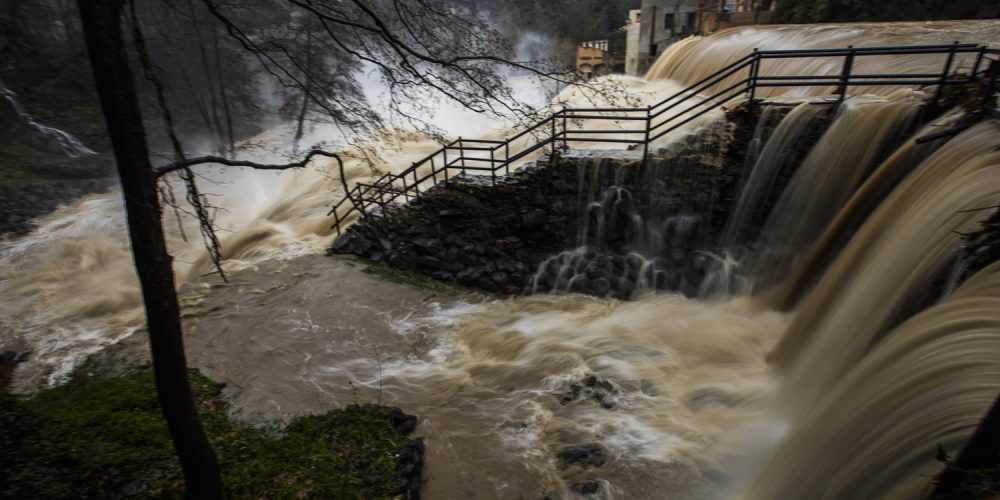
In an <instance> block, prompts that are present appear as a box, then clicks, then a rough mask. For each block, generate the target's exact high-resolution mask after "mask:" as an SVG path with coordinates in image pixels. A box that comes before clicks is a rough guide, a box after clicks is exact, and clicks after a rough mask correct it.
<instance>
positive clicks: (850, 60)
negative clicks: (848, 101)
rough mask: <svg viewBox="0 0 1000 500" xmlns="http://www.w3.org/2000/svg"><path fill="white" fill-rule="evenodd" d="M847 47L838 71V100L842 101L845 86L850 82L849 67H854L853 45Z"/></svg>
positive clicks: (845, 93) (845, 95)
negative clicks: (842, 66) (841, 66)
mask: <svg viewBox="0 0 1000 500" xmlns="http://www.w3.org/2000/svg"><path fill="white" fill-rule="evenodd" d="M847 48H848V49H849V51H848V53H847V55H846V56H844V69H843V71H841V73H840V89H839V90H838V93H839V94H840V100H839V101H838V102H843V101H844V99H845V98H846V97H847V87H848V86H849V85H850V83H851V69H852V68H853V67H854V54H855V52H854V46H853V45H848V46H847Z"/></svg>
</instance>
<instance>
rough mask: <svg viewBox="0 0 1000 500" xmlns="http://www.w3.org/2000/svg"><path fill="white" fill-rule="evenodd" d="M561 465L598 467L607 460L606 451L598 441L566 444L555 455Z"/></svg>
mask: <svg viewBox="0 0 1000 500" xmlns="http://www.w3.org/2000/svg"><path fill="white" fill-rule="evenodd" d="M556 457H557V458H558V459H559V464H560V466H562V467H569V466H571V465H577V466H580V467H600V466H602V465H604V464H605V463H606V462H607V461H608V453H607V450H605V448H604V445H602V444H600V443H581V444H575V445H572V446H567V447H565V448H563V449H562V450H560V451H559V453H558V454H557V455H556Z"/></svg>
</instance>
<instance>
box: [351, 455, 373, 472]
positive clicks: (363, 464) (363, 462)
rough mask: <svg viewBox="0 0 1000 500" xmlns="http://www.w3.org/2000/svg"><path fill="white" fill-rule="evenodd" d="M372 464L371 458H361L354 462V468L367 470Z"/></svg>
mask: <svg viewBox="0 0 1000 500" xmlns="http://www.w3.org/2000/svg"><path fill="white" fill-rule="evenodd" d="M371 466H372V463H371V460H367V459H364V458H362V459H361V460H358V463H356V464H354V468H356V469H358V470H366V469H367V468H369V467H371Z"/></svg>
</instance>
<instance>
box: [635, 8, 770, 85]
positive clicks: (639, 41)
mask: <svg viewBox="0 0 1000 500" xmlns="http://www.w3.org/2000/svg"><path fill="white" fill-rule="evenodd" d="M777 3H778V0H642V8H641V9H640V12H639V15H638V16H637V20H638V22H639V28H638V30H637V32H638V34H637V35H636V36H635V38H633V37H632V36H629V37H628V38H627V48H626V54H627V56H626V72H627V73H628V74H630V75H633V76H639V75H641V74H642V73H644V72H645V71H646V70H647V69H649V67H650V66H651V65H652V64H653V62H654V61H656V58H657V57H658V56H659V55H660V54H662V53H663V51H664V50H666V49H667V47H669V46H670V45H671V44H673V43H674V42H676V41H677V40H680V39H682V38H686V37H689V36H691V35H707V34H710V33H714V32H716V31H719V30H721V29H725V28H731V27H734V26H747V25H752V24H770V23H772V22H773V21H774V20H775V19H776V18H775V17H774V9H775V8H776V7H777ZM629 19H630V24H629V28H628V29H629V30H630V31H629V33H630V34H631V33H632V31H631V29H632V25H631V20H632V15H631V13H630V15H629ZM633 54H634V59H635V63H634V64H633V63H632V60H633Z"/></svg>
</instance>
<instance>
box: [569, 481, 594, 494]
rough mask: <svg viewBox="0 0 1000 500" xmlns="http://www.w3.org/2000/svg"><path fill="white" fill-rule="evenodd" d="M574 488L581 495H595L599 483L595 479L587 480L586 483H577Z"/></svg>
mask: <svg viewBox="0 0 1000 500" xmlns="http://www.w3.org/2000/svg"><path fill="white" fill-rule="evenodd" d="M574 489H575V490H576V491H578V492H580V494H581V495H596V494H597V492H599V491H601V485H600V484H599V483H598V482H597V481H587V482H586V483H583V484H578V485H577V486H576V487H575V488H574Z"/></svg>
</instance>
